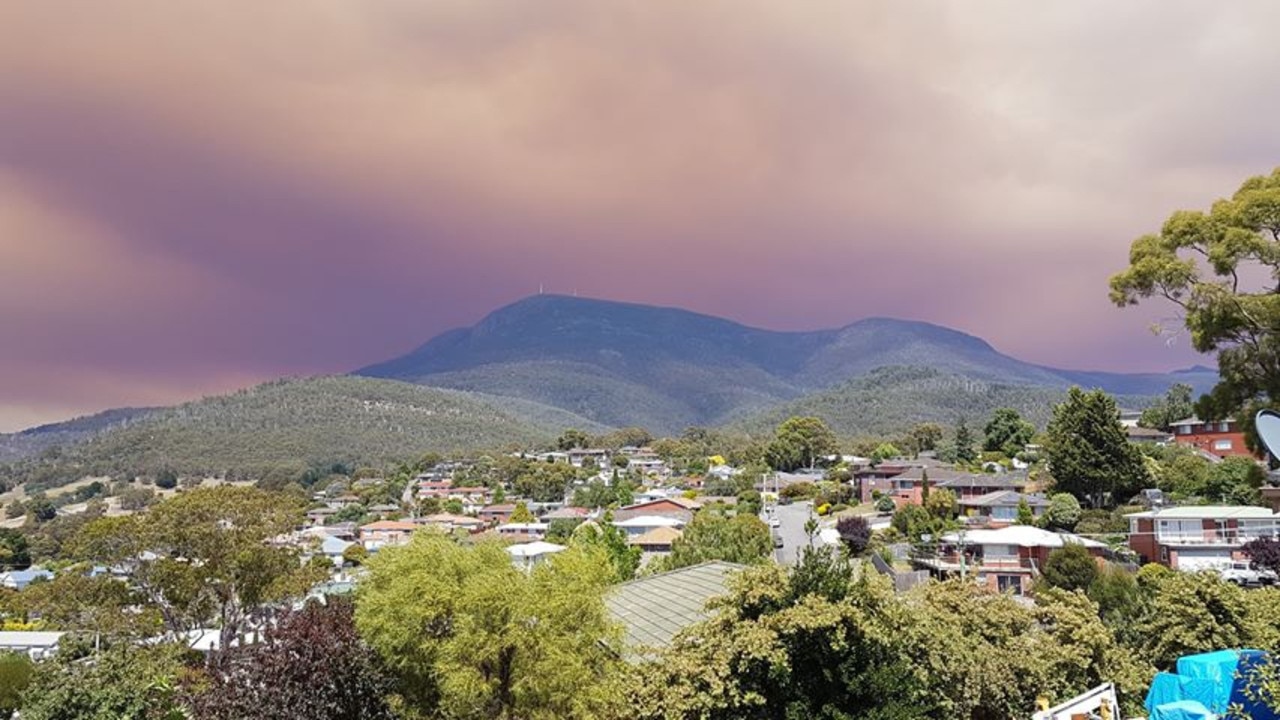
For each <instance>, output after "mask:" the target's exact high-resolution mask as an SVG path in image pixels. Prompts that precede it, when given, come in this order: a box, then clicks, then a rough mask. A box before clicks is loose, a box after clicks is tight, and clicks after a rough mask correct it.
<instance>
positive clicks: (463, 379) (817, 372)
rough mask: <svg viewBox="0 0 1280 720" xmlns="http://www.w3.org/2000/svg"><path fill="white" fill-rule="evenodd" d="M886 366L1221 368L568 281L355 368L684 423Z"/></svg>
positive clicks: (605, 414)
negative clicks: (600, 289) (1110, 357)
mask: <svg viewBox="0 0 1280 720" xmlns="http://www.w3.org/2000/svg"><path fill="white" fill-rule="evenodd" d="M882 367H927V368H933V369H936V370H939V371H941V372H944V373H951V374H955V375H958V376H961V377H968V378H972V379H976V380H982V381H987V382H993V383H1000V384H1003V385H1027V386H1037V387H1048V388H1055V389H1065V388H1067V387H1070V386H1071V385H1075V384H1080V385H1085V386H1089V387H1101V388H1102V389H1104V390H1107V391H1108V392H1111V393H1114V394H1117V395H1142V396H1146V395H1158V394H1160V393H1163V392H1164V390H1165V389H1166V388H1167V387H1168V386H1169V385H1170V384H1172V383H1173V382H1179V381H1182V382H1190V383H1191V384H1192V385H1193V386H1194V387H1195V388H1196V390H1197V391H1204V390H1207V389H1208V387H1210V386H1212V384H1213V383H1214V382H1215V381H1216V377H1217V376H1216V372H1215V371H1212V370H1211V369H1207V368H1199V367H1193V368H1188V369H1186V370H1184V371H1178V372H1176V373H1113V372H1104V371H1077V370H1067V369H1060V368H1052V367H1047V366H1042V365H1037V364H1035V363H1029V362H1025V361H1023V360H1020V359H1018V358H1015V357H1012V356H1010V355H1006V354H1004V353H1001V352H1000V351H999V350H997V349H996V348H995V347H993V346H992V345H991V344H990V343H989V342H987V341H986V340H984V339H982V338H980V337H978V336H976V335H972V334H970V333H966V332H963V331H960V330H955V329H953V328H948V327H945V326H942V325H937V324H934V323H930V322H926V321H921V320H899V319H895V318H888V317H879V316H877V317H868V318H863V319H861V320H856V321H853V322H851V323H848V324H846V325H844V326H842V327H839V328H830V329H819V330H807V331H787V330H768V329H762V328H754V327H751V326H748V325H744V324H742V323H738V322H735V321H732V320H728V319H725V318H719V317H716V316H712V315H705V314H701V313H696V312H692V311H689V310H684V309H681V308H672V307H659V306H650V305H642V304H638V303H625V302H617V301H611V300H599V299H594V298H578V297H569V296H564V295H534V296H530V297H527V298H524V299H521V300H518V301H516V302H514V303H511V304H509V305H506V306H503V307H501V308H498V309H496V310H494V311H493V312H491V313H489V314H488V315H486V316H485V317H484V318H482V319H481V320H480V321H478V322H477V323H475V324H474V325H472V326H469V327H463V328H455V329H453V330H449V331H447V332H445V333H442V334H440V335H437V336H436V337H434V338H432V339H430V340H428V341H427V342H425V343H423V344H421V345H419V346H418V347H416V348H414V349H413V350H411V351H410V352H408V353H405V354H404V355H401V356H399V357H396V358H392V359H390V360H387V361H384V362H382V363H377V364H374V365H370V366H367V367H364V368H360V369H358V370H356V371H355V372H354V373H353V374H356V375H365V376H371V377H382V378H388V379H395V380H401V381H405V382H412V383H417V384H423V385H429V386H436V387H452V388H456V389H462V390H468V391H474V392H487V393H491V394H494V395H504V396H513V397H521V398H525V399H528V400H532V401H535V402H539V403H542V404H546V405H551V406H555V407H561V408H563V409H566V410H569V411H571V412H574V413H577V414H579V415H582V416H583V417H587V418H590V419H592V420H595V421H597V422H600V423H603V424H606V425H634V424H645V425H646V426H648V427H650V429H652V430H654V431H655V432H678V431H679V430H681V429H682V428H683V427H684V426H686V425H716V424H722V423H724V422H728V421H729V420H731V419H732V418H735V417H742V416H743V415H744V414H749V413H750V412H752V411H753V410H755V409H760V408H763V407H767V406H768V405H771V404H776V403H782V402H789V401H791V400H795V399H797V398H799V397H802V396H805V395H807V394H811V393H814V392H819V391H823V390H827V389H830V388H833V387H835V386H837V385H839V384H841V383H844V382H847V381H850V380H852V379H855V378H858V377H862V376H865V375H867V374H868V373H871V372H872V371H874V370H876V369H877V368H882Z"/></svg>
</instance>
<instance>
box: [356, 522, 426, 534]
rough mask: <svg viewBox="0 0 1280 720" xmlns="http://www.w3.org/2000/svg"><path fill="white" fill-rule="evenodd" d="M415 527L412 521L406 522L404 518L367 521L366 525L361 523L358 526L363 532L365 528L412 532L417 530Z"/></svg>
mask: <svg viewBox="0 0 1280 720" xmlns="http://www.w3.org/2000/svg"><path fill="white" fill-rule="evenodd" d="M417 529H418V526H417V525H415V524H413V523H411V522H406V521H404V520H379V521H377V522H371V523H369V524H368V525H361V526H360V531H361V532H365V531H366V530H373V531H377V530H404V531H407V532H412V531H414V530H417Z"/></svg>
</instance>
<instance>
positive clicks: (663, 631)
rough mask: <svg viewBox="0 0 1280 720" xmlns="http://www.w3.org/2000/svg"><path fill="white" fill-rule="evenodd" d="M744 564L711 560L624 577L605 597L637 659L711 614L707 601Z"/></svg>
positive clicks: (722, 590)
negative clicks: (644, 576)
mask: <svg viewBox="0 0 1280 720" xmlns="http://www.w3.org/2000/svg"><path fill="white" fill-rule="evenodd" d="M744 568H745V566H743V565H736V564H734V563H727V562H722V561H719V560H712V561H710V562H705V563H701V564H699V565H692V566H690V567H686V568H680V569H679V570H671V571H669V572H665V573H660V574H658V575H653V576H651V577H647V578H641V579H639V580H632V581H631V582H627V583H623V584H621V585H619V586H617V587H616V588H614V590H613V592H612V593H611V594H610V595H609V597H608V598H607V599H606V600H605V604H606V605H607V606H608V608H609V613H610V614H611V615H612V616H613V619H614V620H616V621H617V622H619V623H621V624H622V626H623V628H624V629H625V631H626V643H625V644H626V651H627V654H628V655H629V656H631V657H632V658H633V659H634V658H636V657H638V656H643V655H644V653H645V651H646V650H649V649H660V648H663V647H666V646H667V645H669V644H670V643H671V640H672V638H674V637H675V636H676V634H677V633H679V632H680V631H681V630H684V629H685V628H687V627H689V626H691V625H693V624H695V623H698V622H701V621H702V620H705V619H707V618H708V617H710V615H711V614H710V613H709V612H708V611H707V601H708V600H710V599H712V598H714V597H717V596H720V595H724V594H725V593H726V592H727V591H728V587H727V583H726V581H727V579H728V576H729V575H730V574H731V573H734V572H737V571H739V570H742V569H744Z"/></svg>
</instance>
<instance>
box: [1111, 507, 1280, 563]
mask: <svg viewBox="0 0 1280 720" xmlns="http://www.w3.org/2000/svg"><path fill="white" fill-rule="evenodd" d="M1125 517H1127V518H1129V547H1130V549H1132V550H1133V551H1134V552H1136V553H1137V554H1138V555H1139V556H1140V557H1141V558H1142V561H1143V562H1158V563H1160V564H1161V565H1165V566H1168V567H1170V568H1173V569H1174V570H1192V571H1194V570H1204V569H1208V568H1220V567H1225V566H1229V565H1230V564H1231V563H1232V562H1233V561H1240V560H1244V559H1245V557H1244V555H1243V553H1242V552H1241V548H1242V547H1243V546H1244V544H1245V543H1247V542H1249V541H1250V540H1254V539H1257V538H1260V537H1274V536H1275V535H1276V534H1277V529H1280V517H1278V516H1277V515H1276V514H1275V513H1274V512H1273V511H1272V510H1271V509H1270V508H1264V507H1253V506H1248V505H1200V506H1183V507H1167V508H1160V509H1158V510H1148V511H1146V512H1139V513H1131V514H1129V515H1126V516H1125Z"/></svg>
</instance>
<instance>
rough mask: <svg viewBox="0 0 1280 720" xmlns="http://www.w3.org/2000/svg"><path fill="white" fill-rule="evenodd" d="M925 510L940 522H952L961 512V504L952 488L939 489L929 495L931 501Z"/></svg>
mask: <svg viewBox="0 0 1280 720" xmlns="http://www.w3.org/2000/svg"><path fill="white" fill-rule="evenodd" d="M924 509H925V510H927V511H928V512H929V514H930V515H933V516H934V517H936V518H938V519H940V520H952V519H954V518H955V516H956V513H957V512H959V510H960V502H959V500H958V499H957V498H956V493H955V491H954V490H952V489H950V488H938V489H937V490H934V491H933V492H931V493H929V500H928V502H926V503H925V504H924Z"/></svg>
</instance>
